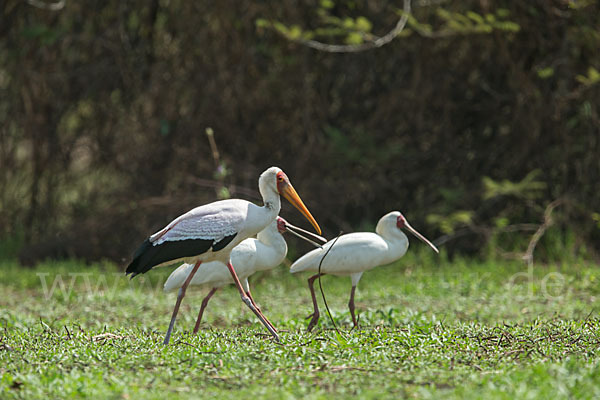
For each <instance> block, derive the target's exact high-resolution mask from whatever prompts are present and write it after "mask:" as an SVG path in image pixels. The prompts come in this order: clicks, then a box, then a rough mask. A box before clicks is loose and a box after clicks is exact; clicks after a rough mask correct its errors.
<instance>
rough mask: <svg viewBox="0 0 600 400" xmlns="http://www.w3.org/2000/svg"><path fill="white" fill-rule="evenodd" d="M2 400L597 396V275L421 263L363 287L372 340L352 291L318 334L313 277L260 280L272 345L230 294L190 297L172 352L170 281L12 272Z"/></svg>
mask: <svg viewBox="0 0 600 400" xmlns="http://www.w3.org/2000/svg"><path fill="white" fill-rule="evenodd" d="M0 271H1V273H2V279H1V281H0V324H1V327H2V333H1V341H0V374H1V376H2V378H1V379H0V398H2V399H5V398H27V399H30V398H44V399H46V398H56V397H93V398H106V397H110V398H125V399H127V398H161V399H165V398H180V397H183V398H186V397H188V398H199V397H204V398H207V397H209V396H211V397H218V398H238V399H240V398H255V397H256V398H269V399H270V398H276V399H278V398H299V397H302V398H308V399H325V398H332V397H333V398H335V397H348V396H356V397H360V398H374V399H375V398H377V399H380V398H403V397H408V398H442V397H443V398H449V399H454V398H456V399H462V398H486V399H487V398H492V399H493V398H499V399H513V398H519V399H525V398H553V399H562V398H565V399H567V398H598V397H600V368H598V367H599V365H598V360H599V346H600V336H599V335H600V320H599V318H598V313H597V311H598V306H599V305H600V300H599V299H600V287H599V282H600V268H598V266H597V265H590V264H586V263H584V262H576V261H573V262H569V263H564V264H560V265H549V266H541V265H540V266H536V268H535V269H534V270H532V271H528V270H527V268H526V267H525V266H524V265H523V264H522V263H508V262H498V261H494V262H492V261H490V262H486V263H477V262H468V261H461V260H454V261H453V262H449V261H445V260H444V258H443V257H442V258H439V259H436V258H434V257H432V256H430V255H427V256H419V255H416V256H415V255H410V256H407V257H405V258H404V259H402V260H401V261H399V262H398V263H396V264H394V265H391V266H388V267H382V268H379V269H376V270H374V271H372V272H370V273H366V274H365V275H364V276H363V279H362V280H361V282H360V286H359V288H358V291H357V309H358V313H359V315H360V324H361V328H360V329H358V330H352V331H350V327H351V323H350V321H351V320H350V316H349V313H348V311H347V307H346V303H347V301H348V294H349V289H350V281H349V279H348V278H336V277H327V276H326V277H324V278H323V281H322V283H323V286H324V289H325V294H326V296H327V301H328V303H329V305H330V308H331V309H332V312H333V317H334V319H335V321H336V323H337V324H338V325H339V326H340V328H341V330H342V332H341V334H338V333H336V331H335V330H333V329H332V328H333V325H332V323H331V321H330V320H329V318H328V317H327V314H326V312H325V310H324V309H322V311H323V312H322V317H321V321H320V324H319V325H318V327H317V329H316V330H315V332H313V333H311V334H309V333H307V332H306V323H307V321H306V320H305V317H306V316H308V315H309V314H310V313H311V303H310V296H309V293H308V289H307V287H306V278H307V277H308V276H307V275H300V276H292V275H290V274H289V273H287V271H286V270H285V268H284V267H280V268H279V269H277V270H275V271H272V272H270V273H264V274H260V275H257V276H255V277H254V279H253V280H251V284H252V287H253V294H254V297H255V298H256V299H257V301H258V302H259V303H260V304H261V306H262V308H263V311H264V312H265V314H267V315H268V316H269V318H270V319H271V321H273V323H274V324H275V325H276V326H277V327H278V328H279V330H280V332H281V338H282V343H281V344H277V343H274V342H273V341H272V340H271V339H270V338H269V337H268V335H266V331H265V330H264V329H262V327H261V326H260V325H259V324H258V323H257V321H256V320H255V318H254V316H253V315H252V314H251V313H250V312H249V311H248V310H246V309H245V306H244V305H243V304H242V302H241V301H240V299H239V296H238V295H237V293H236V292H235V290H234V288H233V287H230V288H226V289H223V290H221V291H219V292H217V294H216V295H215V296H214V297H213V299H212V300H211V303H210V304H209V307H208V309H207V312H206V313H205V320H204V323H203V326H202V330H201V332H200V334H199V335H197V336H194V335H191V334H190V331H191V329H192V328H193V325H194V321H195V317H196V314H197V311H198V306H199V304H200V302H201V299H202V296H203V294H204V293H206V289H201V288H194V289H190V290H189V291H188V297H186V299H185V300H184V303H183V306H182V309H181V311H180V317H179V319H178V321H177V325H176V327H175V332H174V336H173V337H172V342H171V345H169V346H166V347H165V346H162V345H161V342H162V339H163V335H164V332H165V330H166V328H167V325H168V321H169V318H170V313H171V310H172V306H173V304H174V302H175V294H164V293H162V291H161V288H162V283H163V282H164V279H165V278H166V276H167V275H168V273H169V272H170V269H159V270H157V271H152V272H151V273H149V274H146V275H145V276H142V277H139V278H136V279H135V280H133V281H129V280H127V279H125V277H124V276H123V275H122V274H121V273H119V272H117V271H118V270H117V269H116V268H115V267H114V266H113V265H108V264H107V265H93V266H86V265H84V264H83V263H78V262H67V263H47V264H44V265H41V266H39V267H38V268H37V269H33V270H32V269H24V268H20V267H19V266H18V265H17V264H16V263H14V262H10V261H5V262H3V263H0Z"/></svg>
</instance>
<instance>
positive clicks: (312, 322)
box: [307, 274, 325, 332]
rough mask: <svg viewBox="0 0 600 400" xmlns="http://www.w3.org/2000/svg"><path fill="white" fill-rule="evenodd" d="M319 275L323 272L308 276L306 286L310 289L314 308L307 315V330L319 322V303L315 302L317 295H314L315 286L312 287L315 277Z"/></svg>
mask: <svg viewBox="0 0 600 400" xmlns="http://www.w3.org/2000/svg"><path fill="white" fill-rule="evenodd" d="M320 275H325V274H316V275H313V276H311V277H310V278H308V288H309V289H310V295H311V297H312V302H313V308H314V310H315V311H314V312H313V313H312V314H311V315H309V316H308V317H307V318H311V317H312V318H311V319H310V322H309V323H308V328H307V330H308V331H309V332H310V331H311V330H312V328H314V326H315V325H316V324H317V322H319V316H320V314H319V305H318V304H317V296H315V288H314V283H315V279H317V278H318V277H319V276H320Z"/></svg>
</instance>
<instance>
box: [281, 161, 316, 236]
mask: <svg viewBox="0 0 600 400" xmlns="http://www.w3.org/2000/svg"><path fill="white" fill-rule="evenodd" d="M277 191H278V192H279V194H280V195H282V196H283V197H285V199H286V200H287V201H289V202H290V203H292V205H293V206H294V207H296V208H297V209H298V211H300V212H301V213H302V214H303V215H304V217H306V219H307V220H308V221H309V222H310V223H311V224H312V226H313V227H314V228H315V230H316V231H317V233H319V234H321V228H320V227H319V224H317V221H315V219H314V217H313V216H312V214H311V213H310V211H308V208H306V206H305V205H304V203H303V202H302V199H301V198H300V196H298V193H296V189H294V187H293V186H292V183H291V182H290V180H289V178H288V177H287V175H286V174H285V173H284V172H283V171H279V172H278V173H277Z"/></svg>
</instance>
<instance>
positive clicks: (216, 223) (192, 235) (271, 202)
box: [126, 167, 321, 344]
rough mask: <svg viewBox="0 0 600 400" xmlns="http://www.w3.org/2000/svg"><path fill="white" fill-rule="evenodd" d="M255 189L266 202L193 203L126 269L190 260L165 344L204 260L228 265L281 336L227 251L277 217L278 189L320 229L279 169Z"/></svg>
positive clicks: (142, 248)
mask: <svg viewBox="0 0 600 400" xmlns="http://www.w3.org/2000/svg"><path fill="white" fill-rule="evenodd" d="M258 189H259V191H260V194H261V196H262V198H263V202H264V205H263V206H262V207H260V206H257V205H255V204H253V203H250V202H248V201H246V200H240V199H228V200H221V201H216V202H214V203H209V204H206V205H203V206H200V207H196V208H194V209H192V210H191V211H188V212H187V213H185V214H183V215H181V216H180V217H178V218H176V219H174V220H173V221H172V222H171V223H169V224H168V225H167V226H166V227H164V228H163V229H161V230H160V231H158V232H156V233H155V234H153V235H152V236H150V237H149V238H148V239H146V240H145V241H144V243H142V245H141V246H140V247H139V248H138V250H137V251H136V253H135V255H134V256H133V261H131V263H130V264H129V266H128V267H127V271H126V273H127V274H133V275H132V278H133V277H134V276H136V275H138V274H143V273H145V272H148V271H149V270H150V269H152V268H153V267H157V266H162V265H169V264H173V263H176V262H181V261H183V262H187V263H193V264H194V268H193V269H192V271H191V272H190V274H189V275H188V278H187V279H186V281H185V282H184V283H183V286H182V287H181V289H180V290H179V295H178V296H177V302H176V303H175V308H174V309H173V315H172V317H171V322H170V324H169V329H168V330H167V334H166V335H165V340H164V344H168V343H169V339H170V337H171V332H172V331H173V326H174V325H175V319H176V317H177V312H178V311H179V306H180V304H181V301H182V299H183V297H184V296H185V291H186V289H187V287H188V285H189V283H190V281H191V280H192V278H193V277H194V274H195V273H196V271H197V270H198V268H199V267H200V264H201V263H203V262H207V261H220V262H222V263H223V264H226V265H227V268H228V269H229V272H230V274H231V276H232V278H233V281H234V282H235V284H236V286H237V288H238V290H239V292H240V296H241V297H242V300H243V301H244V303H246V305H247V306H248V307H249V308H250V309H251V310H252V311H253V312H254V314H256V316H257V317H258V318H259V319H260V321H261V322H262V323H263V325H264V326H265V327H266V328H267V329H268V330H269V332H270V333H271V334H272V335H273V337H274V338H275V339H277V340H279V336H278V335H277V332H275V330H274V329H273V328H272V327H271V326H270V325H269V324H268V323H267V322H266V321H265V319H264V318H263V317H262V315H261V314H260V313H259V312H258V310H256V308H255V307H254V305H253V304H252V301H251V300H250V298H249V297H248V296H247V295H246V293H245V292H244V289H243V288H242V285H241V284H240V281H239V279H238V277H237V275H236V274H235V270H234V269H233V266H232V265H231V261H230V259H229V255H230V253H231V250H232V249H233V248H234V247H235V246H237V245H238V244H240V243H241V242H242V241H243V240H244V239H247V238H249V237H251V236H254V235H256V234H257V233H258V232H260V231H262V230H263V229H264V228H265V227H266V226H267V225H269V224H270V223H271V222H272V221H273V220H274V219H275V218H276V217H277V215H278V214H279V211H280V210H281V200H280V198H279V195H280V194H281V195H283V196H284V197H285V198H286V199H287V200H288V201H289V202H290V203H292V204H293V205H294V206H295V207H296V208H297V209H298V210H299V211H300V212H301V213H302V214H304V216H305V217H306V219H308V220H309V221H310V223H311V224H312V225H313V227H314V228H315V230H316V231H317V232H318V233H319V234H320V233H321V229H320V228H319V225H318V224H317V221H315V219H314V218H313V216H312V215H311V213H310V211H308V209H307V208H306V206H305V205H304V203H303V202H302V200H301V199H300V196H298V193H296V190H294V187H293V186H292V184H291V183H290V180H289V179H288V177H287V175H286V174H285V173H284V172H283V171H282V170H281V169H279V168H277V167H271V168H269V169H267V170H266V171H265V172H263V173H262V174H261V175H260V178H259V179H258Z"/></svg>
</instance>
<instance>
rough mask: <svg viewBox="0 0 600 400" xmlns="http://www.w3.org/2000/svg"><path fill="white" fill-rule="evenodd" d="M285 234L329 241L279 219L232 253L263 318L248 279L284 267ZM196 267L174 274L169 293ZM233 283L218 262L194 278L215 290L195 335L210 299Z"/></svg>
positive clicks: (317, 241)
mask: <svg viewBox="0 0 600 400" xmlns="http://www.w3.org/2000/svg"><path fill="white" fill-rule="evenodd" d="M285 232H291V233H292V234H294V235H296V236H298V237H300V238H302V239H304V240H306V241H308V242H310V243H312V244H313V245H315V246H316V247H319V246H320V245H322V244H324V243H325V242H327V239H325V238H323V237H321V236H318V235H315V234H312V233H310V232H307V231H305V230H304V229H301V228H298V227H297V226H294V225H292V224H290V223H289V222H287V221H286V220H285V219H283V218H281V217H277V218H276V219H275V221H273V222H271V224H269V226H267V227H266V228H265V229H263V230H262V231H260V232H258V235H257V236H256V239H254V238H249V239H246V240H244V241H243V242H242V243H240V244H238V245H237V246H236V247H235V248H234V249H233V250H232V251H231V265H233V268H234V269H235V273H236V274H237V276H238V278H239V279H240V281H241V283H242V286H243V288H244V291H245V292H246V295H247V296H248V297H249V298H250V301H251V302H252V304H253V305H254V307H255V308H256V310H257V311H258V312H259V313H260V314H261V315H263V314H262V311H261V310H260V308H259V307H258V305H256V303H255V302H254V299H253V298H252V294H251V293H250V285H249V283H248V278H249V277H250V276H251V275H252V274H254V273H255V272H258V271H267V270H270V269H273V268H275V267H277V266H278V265H279V264H281V262H282V261H283V259H284V258H285V256H286V254H287V250H288V248H287V243H286V242H285V239H284V238H283V236H282V235H283V234H284V233H285ZM193 267H194V265H193V264H182V265H180V266H179V268H177V269H176V270H175V271H173V273H171V275H169V278H168V279H167V281H166V282H165V285H164V290H165V292H171V291H173V290H176V289H179V288H180V287H182V286H183V284H184V282H185V280H186V279H187V277H188V275H189V274H190V272H191V271H192V269H193ZM231 283H234V282H233V279H232V277H231V274H230V273H229V271H228V270H227V268H225V265H224V264H222V263H220V262H218V261H212V262H209V263H204V264H203V265H202V268H200V269H199V270H198V272H197V273H196V275H194V277H193V278H192V280H191V281H190V283H189V285H190V286H199V285H206V286H209V287H210V288H211V290H210V291H209V292H208V294H207V295H206V297H205V298H204V300H202V306H201V307H200V312H199V313H198V319H197V320H196V325H195V326H194V333H197V332H198V329H199V328H200V322H201V321H202V315H203V314H204V309H205V308H206V306H207V304H208V301H209V300H210V298H211V297H212V296H213V295H214V294H215V292H216V291H217V289H219V288H220V287H223V286H226V285H229V284H231ZM263 317H264V318H265V321H267V323H268V324H269V325H271V327H272V328H273V329H275V327H273V324H271V323H270V321H269V320H268V319H267V317H265V316H264V315H263ZM275 330H276V329H275Z"/></svg>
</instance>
